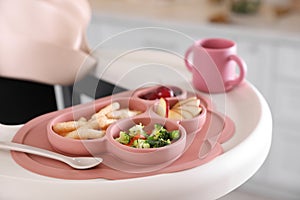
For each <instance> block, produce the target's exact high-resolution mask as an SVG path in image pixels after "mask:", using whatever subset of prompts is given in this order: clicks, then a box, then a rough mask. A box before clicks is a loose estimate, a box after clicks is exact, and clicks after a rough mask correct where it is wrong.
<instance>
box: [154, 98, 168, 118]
mask: <svg viewBox="0 0 300 200" xmlns="http://www.w3.org/2000/svg"><path fill="white" fill-rule="evenodd" d="M156 112H157V114H158V115H160V116H162V117H168V114H169V102H168V101H166V100H165V99H164V98H160V99H159V103H158V105H157V108H156Z"/></svg>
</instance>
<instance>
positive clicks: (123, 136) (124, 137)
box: [116, 131, 130, 144]
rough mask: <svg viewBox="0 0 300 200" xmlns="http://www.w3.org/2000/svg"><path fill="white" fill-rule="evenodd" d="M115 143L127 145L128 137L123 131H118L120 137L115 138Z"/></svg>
mask: <svg viewBox="0 0 300 200" xmlns="http://www.w3.org/2000/svg"><path fill="white" fill-rule="evenodd" d="M116 141H118V142H120V143H122V144H128V143H129V141H130V136H129V134H127V133H126V132H124V131H120V136H119V137H118V138H116Z"/></svg>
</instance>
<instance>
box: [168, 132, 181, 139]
mask: <svg viewBox="0 0 300 200" xmlns="http://www.w3.org/2000/svg"><path fill="white" fill-rule="evenodd" d="M178 138H180V132H179V130H174V131H171V132H170V139H171V140H177V139H178Z"/></svg>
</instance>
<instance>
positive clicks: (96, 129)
mask: <svg viewBox="0 0 300 200" xmlns="http://www.w3.org/2000/svg"><path fill="white" fill-rule="evenodd" d="M140 113H141V112H140V111H136V110H130V109H129V108H120V104H119V103H118V102H113V103H111V104H109V105H107V106H105V107H104V108H102V109H100V110H99V111H98V112H97V113H95V114H93V115H92V116H91V118H90V119H86V118H84V117H81V118H80V119H78V120H73V121H67V122H59V123H56V124H54V125H53V127H52V129H53V131H54V132H56V133H57V134H59V135H61V136H64V137H67V138H73V139H95V138H101V137H103V136H104V135H105V132H106V129H107V127H108V126H109V125H111V124H112V123H114V122H115V121H117V120H119V119H124V118H127V117H132V116H135V115H138V114H140Z"/></svg>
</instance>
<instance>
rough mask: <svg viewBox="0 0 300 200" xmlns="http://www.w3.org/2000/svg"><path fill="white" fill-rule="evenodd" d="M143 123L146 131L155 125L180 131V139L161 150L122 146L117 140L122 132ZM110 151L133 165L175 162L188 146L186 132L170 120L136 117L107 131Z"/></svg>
mask: <svg viewBox="0 0 300 200" xmlns="http://www.w3.org/2000/svg"><path fill="white" fill-rule="evenodd" d="M139 123H142V124H143V125H144V126H145V130H147V129H148V130H152V129H153V127H154V124H156V123H160V124H162V125H163V126H164V127H165V128H166V129H167V130H168V131H171V130H179V131H180V134H181V136H180V138H179V139H178V140H176V141H174V143H171V144H170V145H167V146H164V147H160V148H149V149H138V148H133V147H129V146H126V145H123V144H120V143H119V142H117V141H116V140H115V138H117V137H118V136H119V133H120V131H128V130H129V129H130V128H131V127H132V126H134V125H136V124H139ZM107 132H108V134H107V139H108V144H109V145H108V146H107V147H108V151H109V152H111V153H113V154H114V155H116V156H117V157H119V158H120V159H121V160H124V161H127V162H129V163H133V164H141V165H156V164H162V163H165V162H168V161H172V160H175V159H176V158H178V157H179V156H180V155H181V154H182V153H183V151H184V148H185V144H186V131H185V129H184V128H183V127H182V126H181V125H179V124H177V123H176V122H173V121H171V120H168V119H163V118H149V117H142V116H141V117H136V118H131V119H129V118H128V119H124V120H121V121H119V122H118V123H115V124H113V125H111V126H110V127H109V128H108V130H107Z"/></svg>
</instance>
